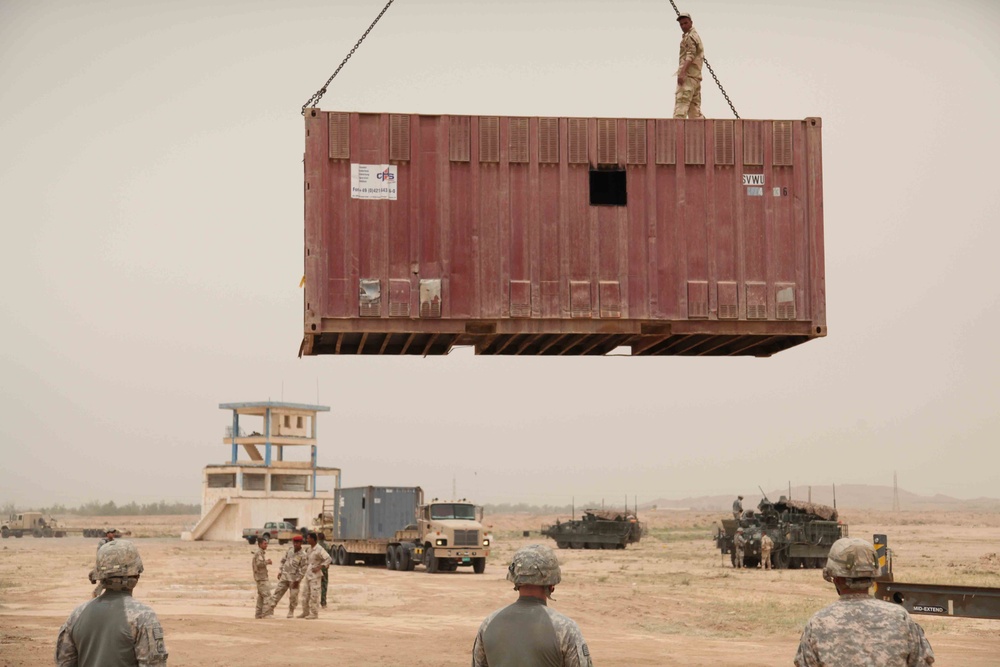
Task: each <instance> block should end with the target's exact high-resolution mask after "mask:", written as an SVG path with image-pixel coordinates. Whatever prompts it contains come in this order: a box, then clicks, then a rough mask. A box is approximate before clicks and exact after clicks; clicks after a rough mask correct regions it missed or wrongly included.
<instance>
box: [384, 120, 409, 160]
mask: <svg viewBox="0 0 1000 667" xmlns="http://www.w3.org/2000/svg"><path fill="white" fill-rule="evenodd" d="M389 159H390V160H409V159H410V116H409V114H399V113H393V114H389Z"/></svg>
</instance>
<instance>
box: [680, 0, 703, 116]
mask: <svg viewBox="0 0 1000 667" xmlns="http://www.w3.org/2000/svg"><path fill="white" fill-rule="evenodd" d="M677 22H678V23H679V24H680V26H681V30H682V31H683V32H684V36H683V37H681V55H680V66H679V67H678V68H677V93H676V95H675V98H676V100H675V102H674V118H704V116H702V115H701V65H702V63H704V62H705V45H704V44H702V43H701V36H700V35H698V31H697V30H695V29H694V24H693V23H692V22H691V15H690V14H687V13H682V14H679V15H678V16H677Z"/></svg>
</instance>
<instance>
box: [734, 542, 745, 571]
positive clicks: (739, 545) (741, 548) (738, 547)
mask: <svg viewBox="0 0 1000 667" xmlns="http://www.w3.org/2000/svg"><path fill="white" fill-rule="evenodd" d="M746 544H747V540H746V538H745V537H743V533H736V537H735V538H733V548H734V549H735V551H736V567H738V568H742V567H743V556H744V553H745V550H746Z"/></svg>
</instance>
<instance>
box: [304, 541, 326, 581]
mask: <svg viewBox="0 0 1000 667" xmlns="http://www.w3.org/2000/svg"><path fill="white" fill-rule="evenodd" d="M303 551H305V550H304V549H303ZM306 559H307V561H308V564H307V565H306V579H320V578H322V576H323V572H322V571H319V572H313V568H317V567H318V568H324V567H327V566H329V565H330V563H332V562H333V560H332V559H331V558H330V554H328V553H327V552H326V549H324V548H323V547H321V546H320V545H319V544H317V545H316V546H314V547H310V548H309V552H308V555H307V556H306Z"/></svg>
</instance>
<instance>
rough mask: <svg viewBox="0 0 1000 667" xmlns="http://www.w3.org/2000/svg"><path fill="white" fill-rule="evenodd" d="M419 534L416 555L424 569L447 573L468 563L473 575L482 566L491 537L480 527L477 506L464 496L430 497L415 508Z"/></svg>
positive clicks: (482, 568)
mask: <svg viewBox="0 0 1000 667" xmlns="http://www.w3.org/2000/svg"><path fill="white" fill-rule="evenodd" d="M416 514H417V517H416V518H417V530H418V531H419V534H420V542H421V545H420V547H421V548H420V549H419V554H416V555H418V556H419V557H420V558H421V560H422V562H423V563H424V565H425V566H426V567H427V571H428V572H437V571H438V570H440V571H443V572H450V571H454V570H456V569H457V568H458V567H460V566H472V569H473V570H474V571H475V572H476V573H477V574H482V572H483V571H484V570H485V569H486V558H487V557H488V556H489V553H490V542H491V541H492V536H491V535H490V534H489V533H487V532H486V531H485V530H484V529H483V524H482V518H483V512H482V508H481V507H477V506H476V505H474V504H472V503H470V502H468V501H466V500H465V499H462V500H457V501H450V500H437V499H434V500H433V501H431V502H430V503H428V504H426V505H421V506H419V507H418V508H417V513H416Z"/></svg>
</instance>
